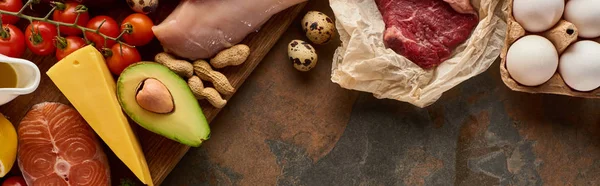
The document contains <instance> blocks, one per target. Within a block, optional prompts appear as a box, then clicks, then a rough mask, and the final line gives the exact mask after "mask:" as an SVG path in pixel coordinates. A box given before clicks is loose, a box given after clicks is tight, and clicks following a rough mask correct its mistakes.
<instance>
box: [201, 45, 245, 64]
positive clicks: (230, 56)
mask: <svg viewBox="0 0 600 186" xmlns="http://www.w3.org/2000/svg"><path fill="white" fill-rule="evenodd" d="M248 56H250V47H248V45H244V44H238V45H235V46H233V47H231V48H228V49H225V50H223V51H221V52H219V53H218V54H217V55H216V56H215V57H213V58H212V59H211V60H210V64H211V65H212V66H213V67H215V68H224V67H227V66H238V65H241V64H242V63H244V61H246V59H248Z"/></svg>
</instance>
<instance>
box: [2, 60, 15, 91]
mask: <svg viewBox="0 0 600 186" xmlns="http://www.w3.org/2000/svg"><path fill="white" fill-rule="evenodd" d="M16 87H17V73H16V72H15V69H13V68H12V67H11V66H10V65H9V64H8V63H0V88H16Z"/></svg>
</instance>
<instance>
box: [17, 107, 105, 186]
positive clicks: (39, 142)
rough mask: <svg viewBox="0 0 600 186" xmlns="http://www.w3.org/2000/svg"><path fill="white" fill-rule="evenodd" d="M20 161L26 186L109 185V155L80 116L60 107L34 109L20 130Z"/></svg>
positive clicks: (74, 111) (28, 114) (71, 110)
mask: <svg viewBox="0 0 600 186" xmlns="http://www.w3.org/2000/svg"><path fill="white" fill-rule="evenodd" d="M18 135H19V150H18V156H17V160H18V163H19V168H21V172H23V176H24V178H25V180H26V181H27V185H30V186H36V185H53V186H60V185H90V186H103V185H110V170H109V167H108V162H107V160H106V155H105V154H104V152H103V151H102V147H100V143H99V142H98V139H97V138H96V135H95V134H94V131H93V130H92V129H91V128H90V127H89V126H88V124H87V123H86V122H85V120H84V119H83V117H81V115H79V113H78V112H77V111H76V110H75V109H73V108H71V107H69V106H67V105H64V104H61V103H41V104H38V105H35V106H33V108H32V109H31V110H30V111H29V112H28V113H27V115H26V116H25V118H23V120H22V121H21V123H20V124H19V128H18Z"/></svg>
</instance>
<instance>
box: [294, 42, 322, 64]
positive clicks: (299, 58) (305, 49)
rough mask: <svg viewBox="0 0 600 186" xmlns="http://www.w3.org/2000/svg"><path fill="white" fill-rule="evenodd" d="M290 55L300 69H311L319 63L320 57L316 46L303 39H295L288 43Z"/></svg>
mask: <svg viewBox="0 0 600 186" xmlns="http://www.w3.org/2000/svg"><path fill="white" fill-rule="evenodd" d="M288 56H289V57H290V60H291V61H292V63H293V64H294V68H296V69H297V70H299V71H303V72H306V71H309V70H310V69H312V68H314V67H315V66H316V65H317V61H318V57H317V52H316V51H315V48H314V47H312V46H311V45H310V44H309V43H307V42H305V41H301V40H293V41H292V42H290V44H289V45H288Z"/></svg>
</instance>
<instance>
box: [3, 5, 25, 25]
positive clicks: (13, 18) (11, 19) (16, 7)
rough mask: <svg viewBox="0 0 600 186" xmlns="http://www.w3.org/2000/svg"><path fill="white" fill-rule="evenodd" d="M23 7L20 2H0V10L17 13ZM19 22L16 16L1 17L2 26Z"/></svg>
mask: <svg viewBox="0 0 600 186" xmlns="http://www.w3.org/2000/svg"><path fill="white" fill-rule="evenodd" d="M21 7H23V2H21V0H0V10H6V11H11V12H18V11H19V10H21ZM18 21H19V18H18V17H16V16H9V15H2V24H15V23H17V22H18Z"/></svg>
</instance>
